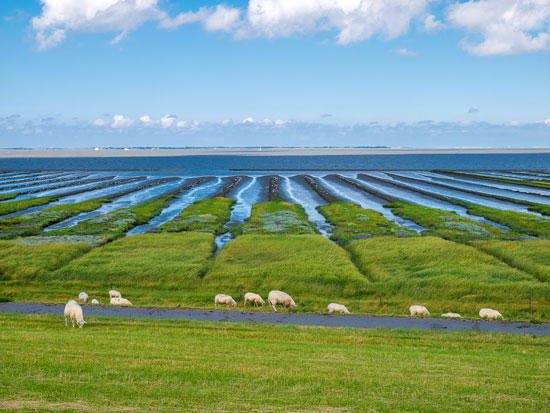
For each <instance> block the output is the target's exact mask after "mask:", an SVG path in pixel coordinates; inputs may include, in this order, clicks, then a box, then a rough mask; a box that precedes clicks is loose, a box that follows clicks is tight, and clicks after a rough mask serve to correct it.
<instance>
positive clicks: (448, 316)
mask: <svg viewBox="0 0 550 413" xmlns="http://www.w3.org/2000/svg"><path fill="white" fill-rule="evenodd" d="M441 317H444V318H462V316H461V315H460V314H458V313H445V314H441Z"/></svg>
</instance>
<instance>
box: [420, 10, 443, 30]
mask: <svg viewBox="0 0 550 413" xmlns="http://www.w3.org/2000/svg"><path fill="white" fill-rule="evenodd" d="M444 28H445V24H443V23H442V22H440V21H439V20H436V17H435V16H434V15H433V14H429V15H427V16H426V18H425V19H424V30H426V31H427V32H433V31H436V30H441V29H444Z"/></svg>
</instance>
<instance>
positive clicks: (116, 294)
mask: <svg viewBox="0 0 550 413" xmlns="http://www.w3.org/2000/svg"><path fill="white" fill-rule="evenodd" d="M113 297H118V298H121V297H122V294H120V292H119V291H117V290H110V291H109V298H113Z"/></svg>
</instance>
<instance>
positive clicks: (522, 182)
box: [430, 170, 550, 189]
mask: <svg viewBox="0 0 550 413" xmlns="http://www.w3.org/2000/svg"><path fill="white" fill-rule="evenodd" d="M430 172H433V173H436V174H441V175H449V176H458V177H463V178H472V179H478V180H482V181H495V182H504V183H506V184H512V185H517V186H521V187H526V186H531V187H535V188H543V189H550V181H547V182H546V181H542V182H541V181H536V182H533V181H526V180H519V179H511V178H503V177H498V176H487V175H476V174H469V173H465V172H455V171H442V170H433V171H430Z"/></svg>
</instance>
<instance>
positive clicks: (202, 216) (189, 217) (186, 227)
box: [147, 198, 236, 235]
mask: <svg viewBox="0 0 550 413" xmlns="http://www.w3.org/2000/svg"><path fill="white" fill-rule="evenodd" d="M235 202H236V201H235V200H234V199H230V198H207V199H202V200H199V201H196V202H195V203H193V204H191V205H189V206H188V207H186V208H185V209H183V210H182V211H181V212H180V213H179V214H178V216H176V217H175V218H174V219H172V220H170V221H168V222H166V223H164V224H162V225H161V226H159V227H158V228H152V229H150V230H149V231H147V232H148V233H156V232H180V231H198V232H210V233H213V234H216V235H221V234H224V233H226V232H228V231H229V228H227V227H224V224H225V223H226V222H228V221H229V219H230V217H231V208H232V206H233V205H234V204H235Z"/></svg>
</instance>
